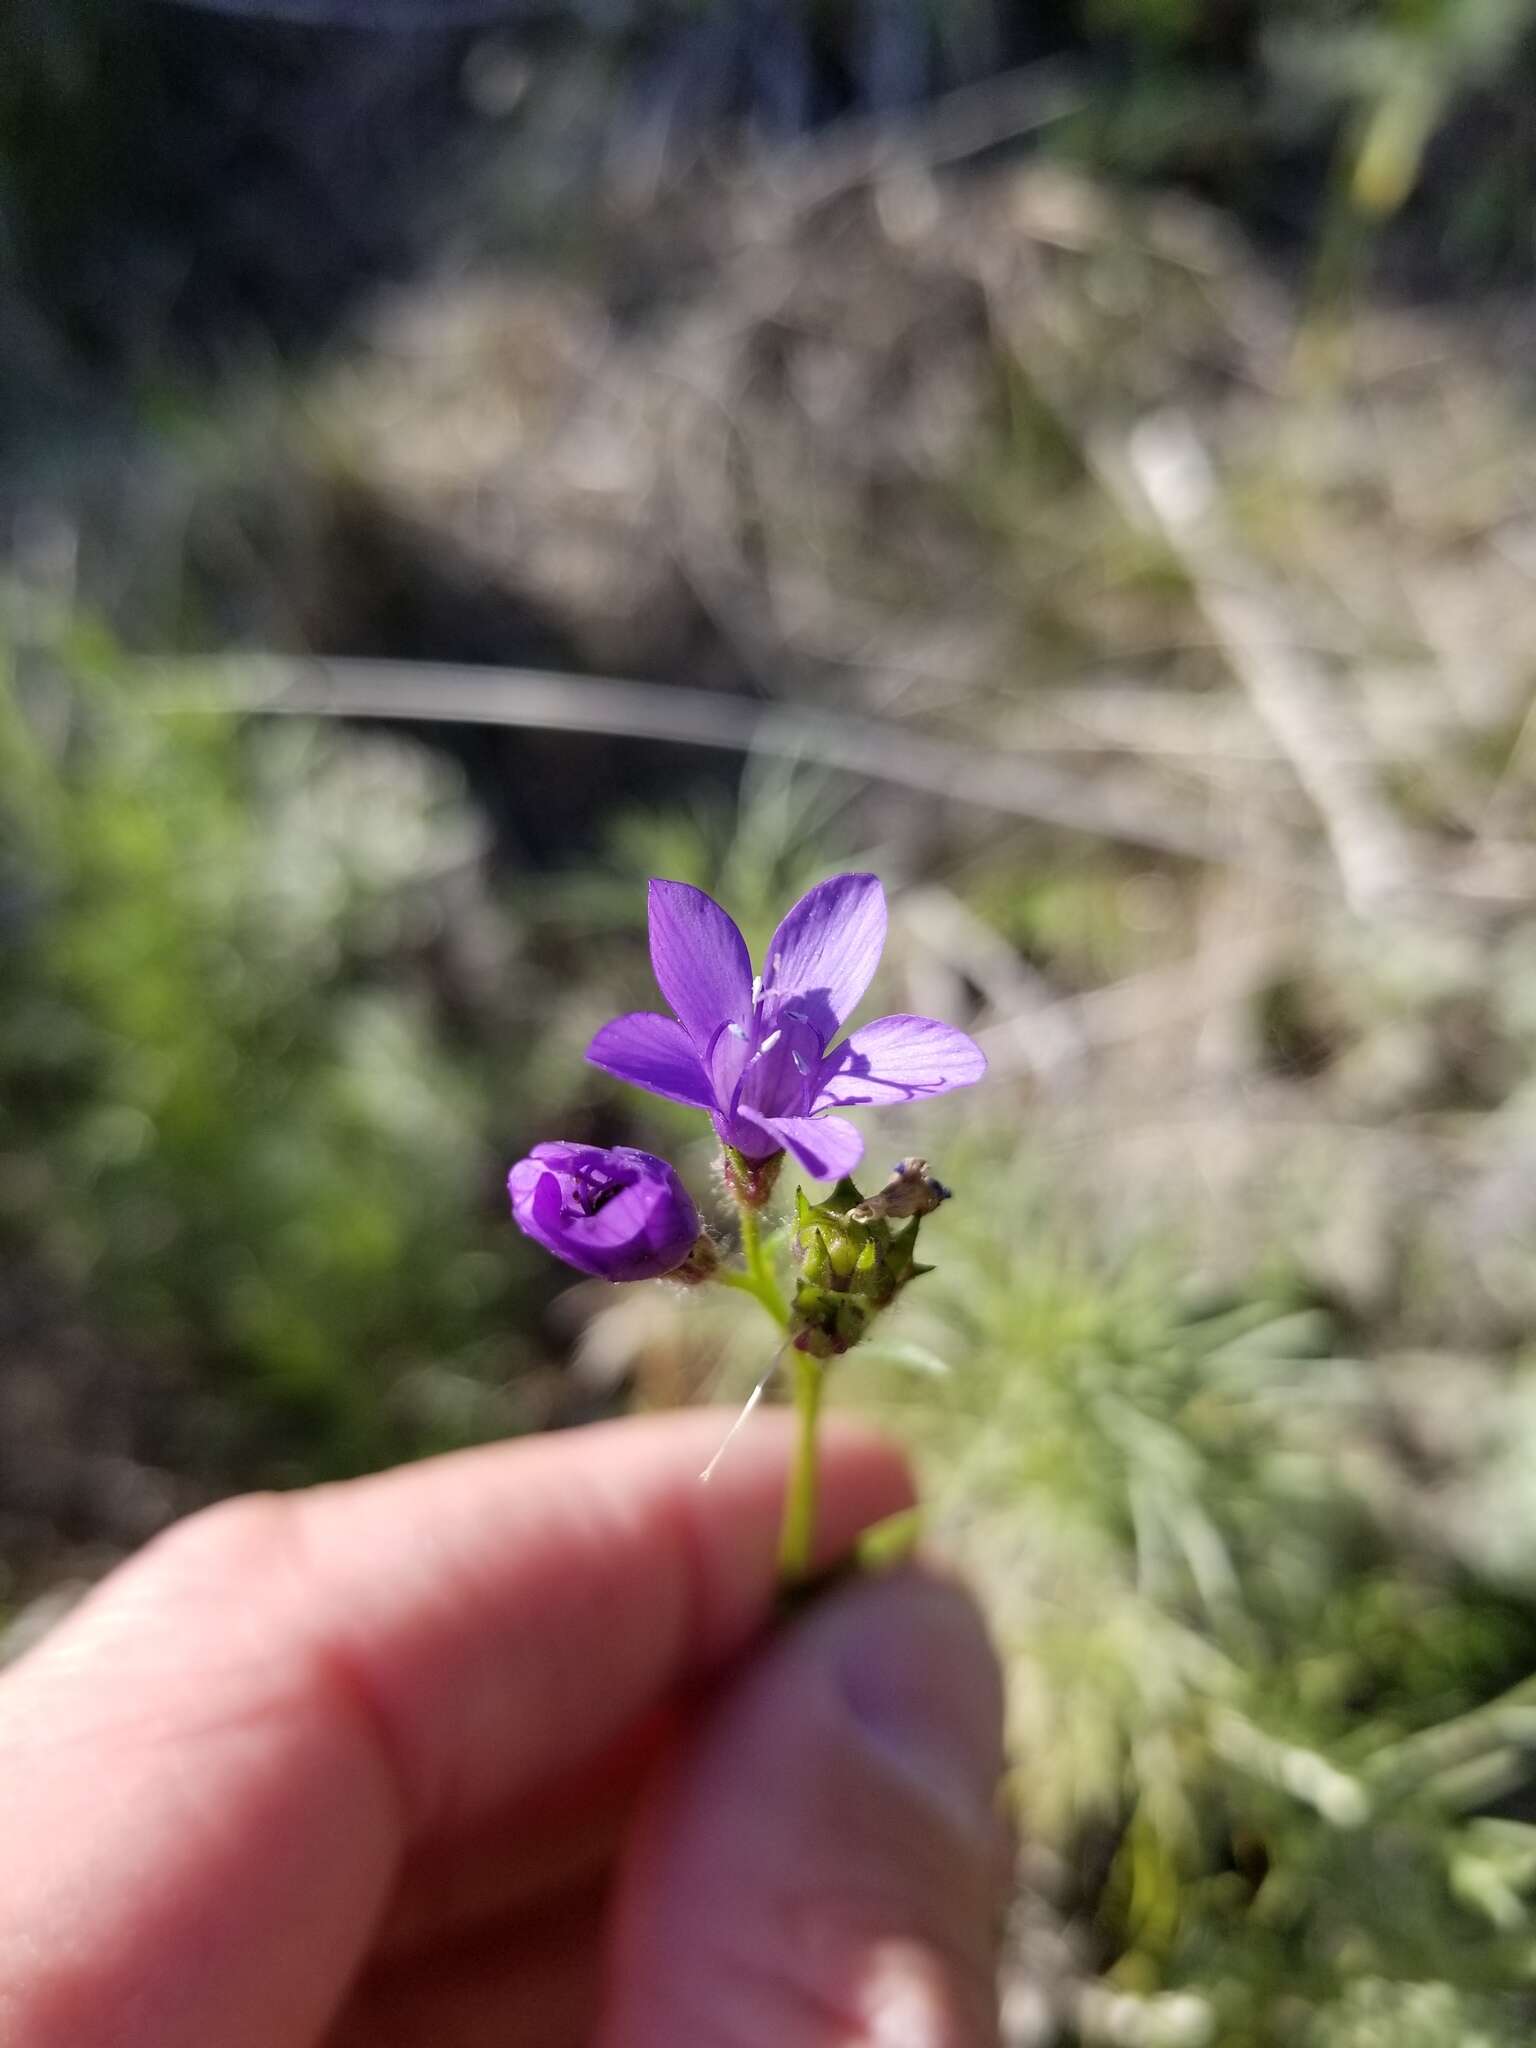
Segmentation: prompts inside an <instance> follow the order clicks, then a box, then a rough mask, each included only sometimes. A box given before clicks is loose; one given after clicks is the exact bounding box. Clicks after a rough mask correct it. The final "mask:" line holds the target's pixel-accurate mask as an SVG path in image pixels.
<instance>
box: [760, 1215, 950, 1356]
mask: <svg viewBox="0 0 1536 2048" xmlns="http://www.w3.org/2000/svg"><path fill="white" fill-rule="evenodd" d="M873 1206H874V1205H873V1204H872V1203H870V1202H866V1201H865V1199H864V1197H863V1196H861V1195H860V1193H859V1191H858V1189H857V1188H856V1187H855V1186H854V1184H853V1182H852V1181H851V1180H844V1181H841V1182H839V1184H838V1186H837V1187H836V1188H834V1189H833V1191H832V1193H831V1195H830V1196H829V1197H828V1199H827V1200H826V1201H825V1202H822V1203H817V1204H812V1203H811V1202H809V1201H807V1199H806V1196H805V1191H804V1190H803V1189H798V1190H797V1191H796V1195H795V1224H794V1236H793V1246H794V1253H795V1260H796V1263H797V1265H798V1266H799V1269H800V1271H799V1279H798V1282H797V1284H796V1287H795V1292H794V1298H793V1300H792V1301H791V1303H790V1321H789V1332H790V1339H791V1341H792V1342H793V1344H794V1346H795V1348H796V1349H797V1350H799V1351H804V1352H808V1353H809V1354H810V1356H811V1357H813V1358H836V1357H840V1356H841V1355H842V1353H843V1352H845V1351H847V1350H849V1349H851V1347H852V1346H853V1345H855V1344H857V1343H858V1342H859V1340H860V1338H861V1337H863V1336H864V1335H865V1333H866V1332H867V1330H868V1328H869V1325H870V1324H871V1322H873V1320H874V1319H875V1317H876V1316H877V1315H878V1314H879V1313H880V1311H881V1310H882V1309H884V1308H889V1306H890V1304H891V1303H892V1302H893V1301H894V1300H895V1299H896V1296H897V1295H898V1294H899V1293H900V1292H901V1290H902V1288H903V1287H905V1286H907V1285H908V1284H909V1283H910V1282H911V1281H913V1280H916V1279H918V1278H920V1277H921V1275H922V1274H924V1273H927V1272H931V1271H932V1268H931V1267H929V1266H921V1265H919V1264H918V1263H917V1259H916V1251H917V1232H918V1226H919V1224H920V1223H921V1221H922V1218H921V1217H920V1216H918V1215H913V1216H911V1217H909V1218H907V1219H906V1220H905V1221H903V1222H902V1223H901V1224H900V1225H899V1226H898V1227H896V1228H893V1227H892V1225H891V1224H890V1223H889V1222H888V1221H887V1220H886V1218H885V1217H884V1216H883V1215H879V1214H876V1215H873V1216H871V1215H870V1210H871V1208H872V1207H873ZM865 1218H868V1220H864V1219H865Z"/></svg>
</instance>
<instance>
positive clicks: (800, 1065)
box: [790, 1052, 811, 1074]
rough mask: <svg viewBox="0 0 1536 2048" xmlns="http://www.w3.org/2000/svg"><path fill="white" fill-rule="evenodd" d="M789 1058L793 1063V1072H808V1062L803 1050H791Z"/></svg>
mask: <svg viewBox="0 0 1536 2048" xmlns="http://www.w3.org/2000/svg"><path fill="white" fill-rule="evenodd" d="M790 1058H791V1059H792V1060H793V1061H794V1063H795V1072H796V1073H797V1074H808V1073H809V1072H810V1071H811V1067H810V1062H809V1060H807V1058H806V1057H805V1054H804V1053H803V1052H792V1053H791V1054H790Z"/></svg>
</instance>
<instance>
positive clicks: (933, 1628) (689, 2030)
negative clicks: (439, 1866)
mask: <svg viewBox="0 0 1536 2048" xmlns="http://www.w3.org/2000/svg"><path fill="white" fill-rule="evenodd" d="M1001 1760H1002V1687H1001V1681H1000V1678H999V1675H998V1670H997V1664H996V1660H995V1659H994V1657H993V1654H992V1651H991V1648H990V1645H989V1644H988V1641H987V1637H986V1632H985V1630H984V1628H983V1625H982V1622H981V1619H980V1617H979V1615H978V1614H977V1612H976V1609H975V1608H974V1606H973V1605H972V1604H971V1602H970V1601H969V1600H968V1599H967V1598H966V1597H965V1596H964V1595H963V1594H961V1593H960V1592H959V1591H957V1590H956V1589H955V1588H953V1587H951V1586H950V1585H948V1584H945V1583H943V1582H941V1581H939V1580H937V1579H934V1578H930V1577H927V1576H925V1575H923V1574H920V1573H916V1572H904V1573H902V1574H900V1575H898V1576H896V1577H893V1578H888V1579H882V1580H877V1581H872V1582H866V1583H863V1584H860V1585H856V1586H854V1587H851V1588H849V1589H847V1590H844V1591H840V1592H838V1593H837V1594H835V1595H833V1596H831V1597H829V1598H827V1599H825V1600H824V1601H822V1602H821V1603H819V1604H818V1605H817V1606H815V1607H814V1608H813V1609H812V1610H811V1611H810V1612H809V1613H808V1614H806V1615H805V1616H804V1617H803V1618H802V1619H801V1620H800V1621H799V1622H798V1623H796V1624H795V1625H794V1626H793V1627H792V1628H790V1629H789V1630H787V1631H786V1632H785V1633H784V1634H783V1635H781V1636H779V1637H777V1638H776V1639H775V1640H774V1642H773V1643H772V1644H771V1645H770V1647H769V1648H768V1649H767V1651H766V1652H765V1653H763V1654H762V1655H761V1656H760V1657H758V1658H757V1659H755V1660H754V1661H753V1662H752V1663H751V1664H749V1665H748V1666H746V1667H745V1669H744V1670H743V1671H742V1672H741V1673H740V1674H739V1675H738V1676H737V1677H736V1678H735V1680H734V1681H733V1682H732V1683H731V1684H730V1685H729V1687H728V1688H727V1690H726V1691H725V1692H724V1693H723V1694H722V1695H721V1697H720V1698H719V1699H718V1701H717V1703H716V1704H715V1706H714V1707H713V1708H712V1710H711V1711H710V1713H709V1714H708V1716H707V1717H706V1719H705V1720H704V1721H703V1723H702V1724H701V1725H700V1727H699V1728H698V1729H697V1731H696V1732H695V1734H694V1735H693V1736H692V1737H691V1739H690V1741H689V1742H688V1743H687V1744H686V1745H685V1747H684V1748H683V1750H682V1751H681V1752H680V1753H679V1754H678V1756H677V1758H676V1759H675V1761H674V1762H673V1764H672V1765H671V1766H670V1768H669V1770H668V1771H667V1773H666V1775H665V1776H664V1778H663V1779H662V1780H661V1781H660V1782H659V1784H658V1785H657V1786H656V1788H655V1789H654V1791H653V1793H652V1796H651V1799H650V1803H649V1805H648V1808H647V1810H646V1812H645V1814H644V1816H643V1817H642V1819H641V1822H640V1825H639V1829H638V1831H637V1834H636V1836H635V1837H634V1838H633V1846H632V1847H631V1850H630V1852H629V1855H628V1857H627V1859H626V1863H625V1866H624V1869H623V1870H622V1872H621V1875H620V1889H619V1894H618V1899H617V1911H616V1917H615V1921H614V1934H613V1947H612V1950H611V1953H610V1972H609V1987H608V1997H607V2005H606V2017H605V2024H604V2026H603V2028H602V2029H601V2030H600V2033H599V2036H598V2039H599V2042H600V2044H601V2048H677V2044H678V2043H680V2042H688V2043H690V2044H696V2048H716V2044H718V2048H726V2044H729V2048H991V2044H994V2043H995V2042H996V2040H997V2020H996V2012H995V1999H994V1989H993V1936H994V1927H995V1921H996V1917H997V1910H998V1906H999V1904H1000V1900H999V1896H998V1892H999V1880H1000V1876H1001V1853H1000V1852H1001V1846H1002V1842H1003V1839H1004V1836H1003V1829H1002V1824H1001V1821H1000V1818H999V1809H998V1805H997V1786H998V1778H999V1774H1000V1770H1001Z"/></svg>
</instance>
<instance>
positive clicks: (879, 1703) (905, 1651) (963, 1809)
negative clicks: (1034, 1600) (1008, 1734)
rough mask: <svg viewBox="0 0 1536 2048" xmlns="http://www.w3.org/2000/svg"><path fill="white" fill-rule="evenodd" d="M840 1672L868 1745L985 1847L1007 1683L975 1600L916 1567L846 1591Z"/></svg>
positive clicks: (992, 1818)
mask: <svg viewBox="0 0 1536 2048" xmlns="http://www.w3.org/2000/svg"><path fill="white" fill-rule="evenodd" d="M838 1671H839V1677H840V1680H841V1684H842V1690H843V1694H844V1697H845V1698H846V1700H847V1702H848V1705H849V1707H850V1709H851V1711H852V1714H853V1718H854V1720H855V1722H856V1723H857V1725H858V1729H859V1732H860V1734H861V1736H862V1738H863V1740H864V1742H865V1745H866V1747H867V1748H868V1749H870V1750H871V1751H873V1752H874V1753H875V1754H876V1755H877V1756H878V1757H879V1758H880V1759H881V1760H882V1761H883V1762H884V1764H885V1765H886V1766H887V1767H888V1768H890V1769H892V1770H894V1771H896V1772H897V1773H899V1774H900V1776H901V1777H902V1778H903V1779H904V1780H905V1781H906V1783H907V1784H908V1785H909V1786H910V1787H912V1788H913V1789H914V1790H915V1791H917V1792H918V1793H919V1795H920V1796H921V1797H922V1798H923V1799H925V1800H926V1801H927V1802H928V1804H929V1805H930V1806H933V1807H936V1808H937V1809H939V1810H940V1811H941V1812H942V1813H943V1814H944V1815H945V1817H946V1818H947V1819H948V1821H949V1822H950V1823H951V1824H952V1825H953V1826H955V1827H956V1828H958V1829H960V1830H962V1831H963V1832H964V1833H965V1834H966V1835H967V1836H969V1837H970V1838H971V1839H972V1840H973V1841H974V1842H975V1843H976V1844H977V1846H978V1848H981V1849H983V1850H988V1851H989V1850H990V1847H991V1844H992V1843H993V1841H994V1839H995V1835H996V1825H997V1822H996V1814H997V1790H998V1781H999V1778H1000V1776H1001V1772H1002V1736H1003V1694H1002V1680H1001V1676H1000V1674H999V1672H998V1667H997V1659H996V1657H995V1656H994V1654H993V1651H992V1646H991V1643H990V1642H989V1641H988V1639H987V1634H986V1629H985V1626H984V1625H983V1623H982V1620H981V1617H980V1615H979V1614H978V1613H977V1611H976V1608H975V1607H974V1605H973V1604H972V1603H971V1601H970V1600H969V1599H967V1598H966V1597H965V1596H964V1595H963V1594H962V1593H960V1592H959V1591H958V1590H956V1589H955V1588H954V1587H951V1586H948V1585H946V1584H943V1583H942V1582H940V1581H938V1580H936V1579H930V1578H925V1577H923V1576H922V1575H921V1574H919V1573H901V1574H898V1575H896V1576H895V1577H893V1578H890V1579H885V1580H881V1581H879V1582H878V1583H876V1584H874V1585H871V1586H869V1587H867V1588H864V1589H861V1590H860V1591H858V1592H857V1593H854V1594H852V1595H850V1596H849V1597H848V1601H847V1607H846V1611H845V1619H844V1623H843V1630H842V1636H841V1640H840V1642H839V1645H838Z"/></svg>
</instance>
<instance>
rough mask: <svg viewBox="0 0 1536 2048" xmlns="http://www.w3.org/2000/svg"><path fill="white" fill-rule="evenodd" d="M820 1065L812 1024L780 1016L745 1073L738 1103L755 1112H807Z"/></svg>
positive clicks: (819, 1046)
mask: <svg viewBox="0 0 1536 2048" xmlns="http://www.w3.org/2000/svg"><path fill="white" fill-rule="evenodd" d="M820 1067H821V1041H820V1039H819V1038H818V1037H817V1035H816V1033H815V1032H814V1031H813V1030H812V1029H811V1027H810V1025H809V1024H807V1023H805V1022H804V1020H803V1019H801V1020H791V1019H789V1018H785V1017H781V1018H780V1019H779V1020H778V1021H777V1022H776V1024H775V1026H774V1028H773V1030H772V1031H770V1032H769V1034H768V1036H767V1037H766V1038H765V1039H764V1040H763V1042H762V1045H761V1047H760V1048H759V1049H758V1052H757V1055H756V1057H755V1058H753V1059H751V1060H749V1061H748V1063H747V1065H746V1068H745V1070H744V1071H743V1073H742V1076H741V1083H740V1087H739V1089H738V1092H737V1106H739V1107H740V1108H741V1109H744V1110H746V1111H747V1112H748V1113H749V1114H751V1115H754V1116H763V1117H777V1116H806V1115H808V1114H809V1113H810V1101H811V1092H812V1088H813V1086H814V1082H815V1077H816V1075H817V1074H818V1073H819V1071H820Z"/></svg>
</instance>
